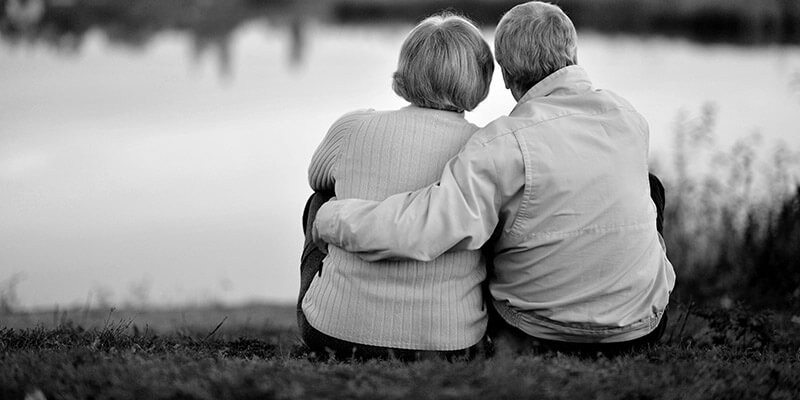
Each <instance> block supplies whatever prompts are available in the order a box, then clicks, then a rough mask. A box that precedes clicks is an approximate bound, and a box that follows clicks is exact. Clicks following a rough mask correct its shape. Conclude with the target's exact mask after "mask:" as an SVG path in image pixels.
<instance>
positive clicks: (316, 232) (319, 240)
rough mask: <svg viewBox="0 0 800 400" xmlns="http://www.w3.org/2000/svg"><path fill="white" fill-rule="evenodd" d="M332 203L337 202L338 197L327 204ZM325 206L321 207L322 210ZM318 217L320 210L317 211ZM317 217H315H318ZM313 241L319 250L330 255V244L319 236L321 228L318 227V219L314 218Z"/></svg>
mask: <svg viewBox="0 0 800 400" xmlns="http://www.w3.org/2000/svg"><path fill="white" fill-rule="evenodd" d="M332 201H336V196H333V197H331V198H330V200H328V201H327V202H326V203H325V204H328V203H330V202H332ZM325 204H323V205H322V207H320V209H322V208H323V207H325ZM317 215H319V210H317ZM317 215H315V217H316V216H317ZM311 239H312V240H313V241H314V244H315V245H317V248H318V249H319V250H320V251H321V252H322V253H323V254H328V243H326V242H325V241H324V240H322V238H321V237H320V235H319V228H318V226H317V219H316V218H314V222H313V223H312V224H311Z"/></svg>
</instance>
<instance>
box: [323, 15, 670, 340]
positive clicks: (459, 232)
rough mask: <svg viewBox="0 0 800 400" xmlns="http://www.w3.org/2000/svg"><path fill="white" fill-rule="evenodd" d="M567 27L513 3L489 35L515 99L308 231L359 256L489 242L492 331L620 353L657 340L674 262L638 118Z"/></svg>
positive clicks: (407, 254)
mask: <svg viewBox="0 0 800 400" xmlns="http://www.w3.org/2000/svg"><path fill="white" fill-rule="evenodd" d="M576 39H577V35H576V32H575V28H574V26H573V25H572V22H571V21H570V20H569V18H568V17H567V16H566V15H565V14H564V13H563V12H562V11H561V9H560V8H558V7H556V6H554V5H550V4H547V3H542V2H536V1H534V2H529V3H525V4H521V5H518V6H516V7H514V8H513V9H511V10H510V11H509V12H508V13H507V14H506V15H505V16H503V18H502V20H501V21H500V23H499V24H498V26H497V30H496V34H495V56H496V58H497V62H498V64H499V65H500V67H501V69H502V73H503V79H504V81H505V84H506V87H507V88H508V89H509V90H510V91H511V94H512V95H513V96H514V98H515V99H516V100H517V102H518V103H517V105H516V107H515V108H514V109H513V110H512V111H511V113H510V115H509V116H508V117H501V118H499V119H497V120H496V121H494V122H492V123H491V124H489V125H488V126H486V127H485V128H483V129H481V130H479V131H478V132H477V133H476V134H475V135H474V136H473V137H472V139H470V141H469V142H468V143H467V144H466V145H465V147H464V149H463V150H462V151H461V152H460V153H459V154H458V155H457V156H456V157H455V158H453V159H452V160H450V162H449V163H448V164H447V167H446V168H445V170H444V172H443V174H442V177H441V180H440V182H439V183H438V184H435V185H432V186H429V187H426V188H423V189H421V190H418V191H415V192H408V193H401V194H397V195H394V196H391V197H389V198H387V199H386V200H384V201H383V202H373V201H364V200H342V201H334V202H329V203H327V204H325V205H324V206H322V207H321V208H320V210H319V211H318V214H317V217H316V221H315V223H314V226H313V234H314V235H315V237H316V238H317V239H318V240H323V241H325V242H328V243H330V244H333V245H336V246H340V247H342V248H344V249H345V250H347V251H351V252H354V253H357V254H359V255H360V256H361V257H362V258H364V259H368V260H378V259H386V258H412V259H417V260H431V259H434V258H436V257H437V256H439V255H440V254H442V253H444V252H446V251H448V250H451V249H477V248H480V247H481V246H484V245H486V246H488V247H487V249H488V250H489V253H490V254H491V255H492V258H493V266H494V269H493V274H492V275H491V276H490V278H489V290H490V292H491V297H492V299H491V300H489V299H487V302H491V305H492V306H493V308H494V310H495V315H496V316H499V318H497V317H496V318H495V320H494V321H493V322H490V325H491V326H490V334H491V335H492V336H494V337H496V338H501V339H503V340H502V342H503V343H507V344H515V345H516V347H517V348H520V347H523V348H524V347H528V348H534V349H554V350H561V351H574V352H583V353H585V352H588V353H593V352H598V351H599V352H607V353H617V352H620V351H626V350H628V349H632V348H636V347H640V346H642V345H646V344H649V343H652V342H655V341H657V340H658V338H659V337H660V335H661V334H662V333H663V330H664V325H665V319H666V318H664V311H665V309H666V306H667V303H668V301H669V294H670V292H671V290H672V288H673V286H674V281H675V273H674V271H673V268H672V265H671V264H670V262H669V260H668V259H667V257H666V252H665V248H664V244H663V240H662V239H661V236H660V234H659V233H658V231H657V227H656V225H657V224H656V219H657V210H656V206H655V205H654V202H653V201H652V200H651V189H650V184H649V182H648V172H647V152H648V141H649V140H648V135H649V134H648V128H647V123H646V121H645V120H644V118H643V117H642V116H641V115H640V114H639V113H637V112H636V111H635V110H634V108H633V107H632V106H631V105H630V104H629V103H628V102H627V101H625V100H624V99H622V98H620V97H619V96H617V95H615V94H613V93H611V92H608V91H604V90H598V89H594V88H592V86H591V82H590V81H589V78H588V77H587V75H586V72H585V71H584V70H583V69H582V68H581V67H579V66H577V65H576V62H577V55H576V54H577V50H576ZM651 182H652V183H653V184H654V187H655V189H654V190H653V193H652V194H653V197H654V198H655V197H657V196H659V195H661V194H662V193H661V192H660V191H661V190H663V189H661V186H660V183H658V182H657V180H654V178H652V177H651ZM657 202H659V203H661V204H659V206H661V207H663V198H662V200H658V201H657Z"/></svg>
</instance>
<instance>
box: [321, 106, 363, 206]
mask: <svg viewBox="0 0 800 400" xmlns="http://www.w3.org/2000/svg"><path fill="white" fill-rule="evenodd" d="M372 112H373V111H372V110H359V111H354V112H351V113H348V114H345V115H343V116H342V117H341V118H339V119H338V120H336V122H334V123H333V125H331V127H330V129H328V133H327V134H326V135H325V138H324V139H322V143H320V145H319V147H317V150H316V151H315V152H314V156H313V157H311V164H310V165H309V166H308V184H309V185H310V186H311V189H312V190H314V191H317V192H322V191H333V190H334V184H335V181H336V180H335V173H336V166H337V162H338V160H339V154H341V152H342V151H344V143H345V142H346V138H347V137H348V136H349V134H350V133H351V132H353V130H355V129H356V128H357V126H358V124H359V123H360V122H361V121H362V120H363V118H364V117H365V116H366V115H369V114H370V113H372Z"/></svg>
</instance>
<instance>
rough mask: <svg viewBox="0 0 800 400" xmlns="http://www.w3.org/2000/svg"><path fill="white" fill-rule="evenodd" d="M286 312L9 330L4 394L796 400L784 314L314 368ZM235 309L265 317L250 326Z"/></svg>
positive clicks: (796, 330) (675, 311)
mask: <svg viewBox="0 0 800 400" xmlns="http://www.w3.org/2000/svg"><path fill="white" fill-rule="evenodd" d="M287 311H291V308H290V307H283V308H282V307H272V306H269V307H268V306H256V305H253V306H250V307H249V308H248V309H247V311H243V310H242V309H227V314H229V315H230V318H228V319H224V317H223V319H222V320H217V319H216V317H217V316H218V314H219V313H220V312H221V313H222V314H225V313H226V311H225V310H222V311H221V310H219V309H216V310H215V309H211V310H209V315H213V319H211V318H209V319H208V320H207V321H205V322H204V323H194V324H192V325H191V326H181V325H180V324H178V325H176V326H173V327H172V328H167V327H166V325H164V326H163V327H162V328H161V329H160V330H157V329H151V328H150V327H149V326H150V321H151V318H154V319H156V320H158V319H163V314H165V313H166V312H164V311H162V312H160V313H161V314H158V313H156V314H153V315H151V314H150V313H147V312H138V313H136V315H137V317H136V319H118V317H117V315H116V314H115V312H114V313H110V314H109V313H106V314H107V316H106V320H105V322H104V323H103V325H97V326H93V327H90V328H86V327H84V326H82V325H78V324H76V323H75V322H74V321H73V320H72V319H63V320H61V321H59V323H58V324H57V325H52V326H47V325H46V324H49V322H47V323H46V324H39V323H36V325H34V326H31V327H19V326H18V327H17V328H9V327H2V328H0V398H3V399H22V398H24V397H25V396H26V395H28V396H31V397H30V398H35V397H33V396H35V395H39V394H41V395H43V396H44V397H45V398H48V399H52V398H58V399H85V398H93V399H105V398H113V399H127V398H153V399H178V398H180V399H212V398H213V399H218V398H237V399H247V398H281V399H314V398H419V399H426V398H458V399H462V398H464V399H473V398H474V399H484V398H515V399H516V398H552V399H575V398H596V399H605V398H609V399H619V398H625V399H712V398H713V399H724V398H772V399H796V398H800V374H798V371H800V324H799V323H798V322H797V319H798V317H794V318H795V322H792V317H793V316H792V315H790V314H775V313H764V312H753V311H751V310H747V309H746V308H744V307H734V308H732V309H730V310H723V309H695V308H694V307H688V306H686V307H684V306H676V307H673V308H672V310H671V311H670V312H671V314H672V315H671V316H670V317H671V321H672V323H671V326H670V327H669V328H668V330H667V333H666V334H665V337H664V341H665V343H664V344H661V345H658V346H655V347H653V348H651V349H648V350H646V351H643V352H641V353H636V354H631V355H625V356H620V357H617V358H614V359H606V358H602V357H601V358H598V359H581V358H578V357H574V356H567V355H563V354H545V355H535V354H528V355H507V354H503V355H495V356H494V357H490V358H481V359H477V360H473V361H456V362H447V361H437V360H426V361H419V362H413V363H402V362H399V361H392V360H389V361H369V362H350V361H347V360H327V361H319V360H318V359H317V358H316V357H315V355H314V354H309V353H308V352H307V351H306V350H305V349H304V348H303V347H302V346H301V345H300V343H299V341H298V340H297V333H296V330H295V329H294V327H293V326H292V325H293V323H292V321H291V318H290V317H289V313H288V312H287ZM180 312H181V311H180V310H175V311H173V312H172V313H175V314H179V313H180ZM237 313H238V314H239V316H241V315H243V314H244V313H253V314H254V318H255V316H256V315H258V318H261V322H260V323H257V324H253V323H252V322H250V323H247V324H245V323H244V322H243V320H242V319H241V318H237V317H236V315H237ZM80 315H81V313H80V312H78V313H75V314H74V316H75V317H79V316H80ZM126 315H127V314H126ZM265 315H266V318H265ZM270 316H272V317H274V318H275V319H271V318H269V317H270ZM176 317H177V316H176ZM2 320H3V321H4V322H5V321H7V320H8V319H7V318H6V316H2ZM176 320H177V318H176ZM30 321H31V322H33V321H34V319H31V320H30ZM251 321H252V320H251ZM17 323H19V320H18V319H17ZM0 325H5V323H2V324H0Z"/></svg>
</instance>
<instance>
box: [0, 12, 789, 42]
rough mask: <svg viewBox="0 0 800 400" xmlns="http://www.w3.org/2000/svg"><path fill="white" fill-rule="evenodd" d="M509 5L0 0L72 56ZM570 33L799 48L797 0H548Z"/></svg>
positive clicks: (18, 26) (10, 36) (11, 30)
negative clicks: (170, 33)
mask: <svg viewBox="0 0 800 400" xmlns="http://www.w3.org/2000/svg"><path fill="white" fill-rule="evenodd" d="M520 2H521V1H516V0H409V1H402V2H397V1H392V0H137V1H123V0H0V35H2V37H3V38H4V39H5V40H7V41H12V42H20V41H44V42H46V43H50V44H53V45H56V46H58V47H60V48H64V49H67V50H70V49H77V48H78V47H79V46H80V43H81V40H82V38H83V36H84V35H85V34H86V32H88V31H89V30H92V29H99V30H101V31H103V32H104V33H105V34H106V36H108V37H109V38H110V39H111V40H112V41H114V42H116V43H121V44H126V45H131V46H141V45H143V44H145V43H147V41H148V40H150V39H151V38H152V36H153V35H154V34H156V33H158V32H160V31H164V30H177V31H183V32H186V33H188V34H190V35H192V36H193V37H195V38H197V40H198V41H199V42H203V41H209V40H212V39H214V38H219V37H223V38H224V37H227V36H229V35H230V34H231V32H233V31H234V30H235V29H236V28H237V27H238V26H240V25H241V24H243V23H247V22H250V21H253V20H268V21H270V22H272V23H278V24H286V25H287V26H288V27H289V29H296V24H295V23H294V22H295V21H298V20H304V19H307V18H315V19H321V20H325V21H327V22H330V23H342V24H349V23H387V22H395V21H402V22H409V23H413V22H415V21H418V20H420V19H421V18H423V17H425V16H427V15H429V14H431V13H434V12H436V11H439V10H442V9H452V10H454V11H457V12H461V13H464V14H466V15H468V16H470V17H471V18H473V19H474V20H476V21H477V22H478V23H480V24H483V25H487V26H492V25H494V24H495V23H496V22H497V21H498V20H499V19H500V17H501V16H502V14H503V13H504V12H505V11H507V10H508V9H509V8H511V7H512V6H514V5H515V4H518V3H520ZM553 3H556V4H558V5H560V6H561V7H562V8H563V9H564V10H565V12H566V13H567V14H569V15H570V17H571V18H572V19H573V21H574V22H575V24H576V26H577V27H578V29H591V30H597V31H601V32H628V33H636V34H666V35H680V36H686V37H689V38H691V39H693V40H699V41H711V42H733V43H739V44H764V43H800V1H797V0H758V1H752V0H554V1H553Z"/></svg>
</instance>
